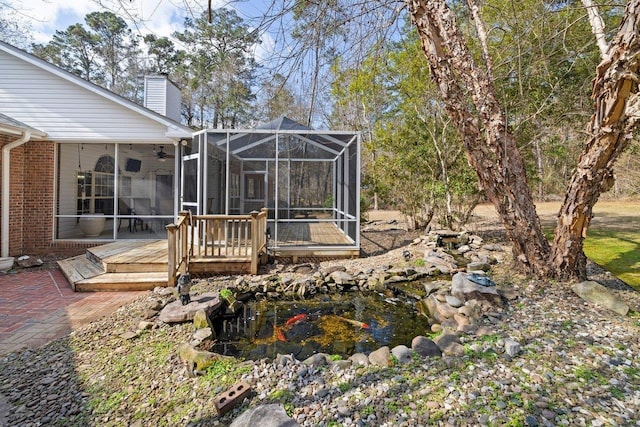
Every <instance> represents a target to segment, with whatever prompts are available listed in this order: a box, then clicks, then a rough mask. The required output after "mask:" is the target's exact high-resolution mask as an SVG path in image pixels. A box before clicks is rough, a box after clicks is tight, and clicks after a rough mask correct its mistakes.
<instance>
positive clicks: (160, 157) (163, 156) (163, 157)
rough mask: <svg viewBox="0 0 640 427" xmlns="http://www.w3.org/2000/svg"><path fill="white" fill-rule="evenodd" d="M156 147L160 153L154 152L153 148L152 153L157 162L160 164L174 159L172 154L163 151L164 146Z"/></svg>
mask: <svg viewBox="0 0 640 427" xmlns="http://www.w3.org/2000/svg"><path fill="white" fill-rule="evenodd" d="M158 147H160V151H156V150H155V146H154V148H153V151H154V152H155V153H156V156H157V157H158V160H160V161H161V162H163V161H165V160H166V159H173V158H174V157H175V156H174V155H173V154H168V153H167V152H165V151H164V145H159V146H158Z"/></svg>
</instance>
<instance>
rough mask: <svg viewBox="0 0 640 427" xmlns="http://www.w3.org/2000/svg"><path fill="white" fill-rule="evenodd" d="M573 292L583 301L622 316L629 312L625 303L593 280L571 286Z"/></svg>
mask: <svg viewBox="0 0 640 427" xmlns="http://www.w3.org/2000/svg"><path fill="white" fill-rule="evenodd" d="M573 292H575V293H576V294H578V296H579V297H580V298H582V299H583V300H585V301H588V302H590V303H593V304H597V305H599V306H602V307H604V308H607V309H609V310H611V311H614V312H616V313H618V314H620V315H622V316H626V315H627V313H628V312H629V306H628V305H627V303H625V302H624V301H622V300H621V299H620V298H618V297H617V296H615V295H614V294H612V293H611V291H609V289H607V288H605V287H604V286H602V285H601V284H600V283H598V282H594V281H593V280H588V281H586V282H580V283H576V284H575V285H574V286H573Z"/></svg>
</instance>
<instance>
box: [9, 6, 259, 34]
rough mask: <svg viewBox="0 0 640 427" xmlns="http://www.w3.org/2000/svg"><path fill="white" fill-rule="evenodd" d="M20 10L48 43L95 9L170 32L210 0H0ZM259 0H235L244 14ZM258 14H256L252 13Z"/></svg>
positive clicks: (143, 29) (150, 29)
mask: <svg viewBox="0 0 640 427" xmlns="http://www.w3.org/2000/svg"><path fill="white" fill-rule="evenodd" d="M0 1H3V3H8V4H9V5H10V7H12V8H13V9H14V10H15V11H17V17H18V19H23V20H24V21H25V22H27V23H28V25H29V27H30V30H31V33H32V35H33V38H34V40H33V41H34V42H35V43H47V42H48V41H49V40H50V39H51V36H52V35H53V34H54V33H55V31H56V30H64V29H66V28H67V27H68V26H70V25H72V24H75V23H84V17H85V15H87V14H88V13H91V12H95V11H104V10H111V11H112V12H114V13H116V14H117V15H119V16H121V17H123V18H124V19H125V20H126V21H127V22H128V23H129V25H130V26H131V27H132V28H133V29H136V26H134V25H133V24H132V22H133V21H134V19H133V18H136V20H138V21H139V23H138V24H137V31H139V32H140V33H141V34H148V33H154V34H156V35H158V36H170V35H171V34H172V33H173V32H174V31H177V30H182V29H183V26H182V24H183V22H184V18H185V17H186V16H197V15H200V14H201V13H202V11H203V10H204V8H205V7H206V6H207V0H0ZM227 3H229V1H228V0H213V1H212V6H213V8H217V7H221V6H224V5H225V4H227ZM257 3H261V2H260V1H257V2H256V1H249V2H239V3H236V4H237V5H238V6H239V7H241V10H239V12H240V15H241V16H242V17H243V18H245V17H247V16H248V14H250V13H251V12H252V9H254V11H255V10H256V4H257ZM253 16H255V14H253Z"/></svg>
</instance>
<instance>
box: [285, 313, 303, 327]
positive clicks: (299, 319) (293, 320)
mask: <svg viewBox="0 0 640 427" xmlns="http://www.w3.org/2000/svg"><path fill="white" fill-rule="evenodd" d="M308 317H309V316H307V315H306V314H304V313H300V314H296V315H295V316H293V317H292V318H291V319H289V320H287V321H286V322H285V324H284V325H285V326H293V325H295V324H296V323H298V322H304V321H305V320H307V318H308Z"/></svg>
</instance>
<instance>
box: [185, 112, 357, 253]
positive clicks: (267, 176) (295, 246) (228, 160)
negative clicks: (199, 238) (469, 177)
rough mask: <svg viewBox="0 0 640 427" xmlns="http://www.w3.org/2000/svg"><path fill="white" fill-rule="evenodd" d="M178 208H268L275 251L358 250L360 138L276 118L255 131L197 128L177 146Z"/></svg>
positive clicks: (233, 210) (216, 211)
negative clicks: (179, 148)
mask: <svg viewBox="0 0 640 427" xmlns="http://www.w3.org/2000/svg"><path fill="white" fill-rule="evenodd" d="M181 182H182V191H181V194H182V208H183V209H186V210H190V211H192V212H193V213H196V214H224V215H234V214H248V213H250V212H251V211H259V210H260V209H261V208H263V207H266V208H267V209H268V218H269V221H268V228H269V231H268V233H269V235H270V237H269V242H268V244H269V247H270V249H273V250H275V251H276V252H277V253H280V254H281V255H309V256H313V255H357V253H358V251H359V232H358V231H359V225H360V224H359V218H360V197H359V191H360V135H359V134H358V133H357V132H346V131H316V130H313V129H311V128H309V127H306V126H304V125H301V124H299V123H296V122H294V121H293V120H290V119H288V118H286V117H281V118H279V119H277V120H274V121H272V122H269V123H266V124H263V125H260V126H258V127H256V128H254V129H228V130H203V131H201V132H198V133H196V134H195V135H194V137H193V140H192V141H190V142H188V144H187V145H186V146H185V147H184V150H183V158H182V179H181Z"/></svg>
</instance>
